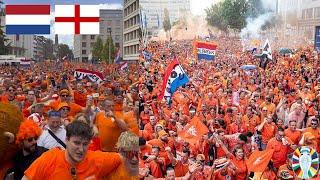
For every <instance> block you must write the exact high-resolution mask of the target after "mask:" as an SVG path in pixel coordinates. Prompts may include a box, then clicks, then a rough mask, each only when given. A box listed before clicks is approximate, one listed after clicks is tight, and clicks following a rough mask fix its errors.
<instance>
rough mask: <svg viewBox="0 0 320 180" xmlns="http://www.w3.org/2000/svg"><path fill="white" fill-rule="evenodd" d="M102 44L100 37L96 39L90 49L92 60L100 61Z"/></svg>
mask: <svg viewBox="0 0 320 180" xmlns="http://www.w3.org/2000/svg"><path fill="white" fill-rule="evenodd" d="M102 51H103V42H102V39H101V38H100V36H98V37H97V40H96V42H95V43H94V44H93V48H92V58H93V59H95V60H99V59H100V60H102Z"/></svg>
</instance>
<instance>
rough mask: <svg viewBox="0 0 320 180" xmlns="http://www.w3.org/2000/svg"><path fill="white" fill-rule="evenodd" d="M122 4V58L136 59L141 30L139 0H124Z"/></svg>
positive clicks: (125, 59) (127, 59) (137, 57)
mask: <svg viewBox="0 0 320 180" xmlns="http://www.w3.org/2000/svg"><path fill="white" fill-rule="evenodd" d="M123 6H124V7H123V60H124V61H128V62H132V61H137V60H138V59H139V42H140V41H139V40H140V32H141V30H140V15H139V0H124V5H123Z"/></svg>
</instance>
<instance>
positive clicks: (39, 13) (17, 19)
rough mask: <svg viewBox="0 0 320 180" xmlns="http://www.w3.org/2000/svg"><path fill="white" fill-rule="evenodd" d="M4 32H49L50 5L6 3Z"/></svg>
mask: <svg viewBox="0 0 320 180" xmlns="http://www.w3.org/2000/svg"><path fill="white" fill-rule="evenodd" d="M5 18H6V34H50V5H6V17H5Z"/></svg>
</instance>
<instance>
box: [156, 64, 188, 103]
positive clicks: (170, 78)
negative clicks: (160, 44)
mask: <svg viewBox="0 0 320 180" xmlns="http://www.w3.org/2000/svg"><path fill="white" fill-rule="evenodd" d="M188 82H189V77H188V76H187V74H186V73H185V72H184V70H183V68H182V66H181V65H180V64H179V62H178V60H177V59H176V58H175V59H174V60H173V61H172V62H171V64H170V65H169V67H168V69H167V71H166V73H165V76H164V80H163V84H162V91H161V94H160V97H159V99H160V100H162V99H163V98H165V99H166V100H168V98H169V99H170V98H171V96H172V94H173V93H174V92H176V91H177V89H178V88H179V87H181V86H183V85H185V84H187V83H188Z"/></svg>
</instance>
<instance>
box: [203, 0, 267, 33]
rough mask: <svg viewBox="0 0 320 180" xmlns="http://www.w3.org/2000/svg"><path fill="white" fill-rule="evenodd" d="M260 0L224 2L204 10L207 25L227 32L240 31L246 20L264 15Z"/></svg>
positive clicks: (227, 0) (225, 0) (230, 0)
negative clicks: (231, 30)
mask: <svg viewBox="0 0 320 180" xmlns="http://www.w3.org/2000/svg"><path fill="white" fill-rule="evenodd" d="M265 12H266V10H265V9H264V8H263V5H262V1H261V0H224V1H221V2H219V3H217V4H214V5H212V6H211V7H209V8H207V9H206V15H207V16H206V20H207V22H208V24H209V25H211V26H215V27H217V28H218V29H220V30H222V31H224V32H228V28H231V29H235V30H241V29H243V28H244V27H245V26H246V25H247V23H246V19H247V18H255V17H258V16H259V15H260V14H263V13H265Z"/></svg>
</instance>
